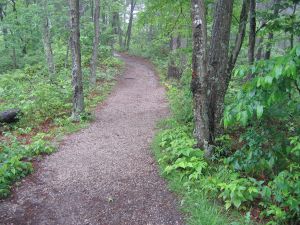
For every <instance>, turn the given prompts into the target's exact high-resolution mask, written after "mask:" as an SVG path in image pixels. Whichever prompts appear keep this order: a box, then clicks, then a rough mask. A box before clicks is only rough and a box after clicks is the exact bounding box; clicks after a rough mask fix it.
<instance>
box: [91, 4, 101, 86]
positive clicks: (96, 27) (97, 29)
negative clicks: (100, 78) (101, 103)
mask: <svg viewBox="0 0 300 225" xmlns="http://www.w3.org/2000/svg"><path fill="white" fill-rule="evenodd" d="M99 1H100V0H94V16H93V18H94V40H93V53H92V59H91V64H90V70H91V75H90V85H91V87H95V86H96V70H97V62H98V50H99V49H98V47H99V39H100V23H99V19H100V3H99Z"/></svg>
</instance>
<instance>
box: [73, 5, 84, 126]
mask: <svg viewBox="0 0 300 225" xmlns="http://www.w3.org/2000/svg"><path fill="white" fill-rule="evenodd" d="M69 7H70V29H71V35H70V37H71V40H70V43H71V52H72V86H73V110H72V119H73V120H74V121H79V120H80V114H81V113H82V112H83V111H84V95H83V84H82V71H81V52H80V28H79V0H69Z"/></svg>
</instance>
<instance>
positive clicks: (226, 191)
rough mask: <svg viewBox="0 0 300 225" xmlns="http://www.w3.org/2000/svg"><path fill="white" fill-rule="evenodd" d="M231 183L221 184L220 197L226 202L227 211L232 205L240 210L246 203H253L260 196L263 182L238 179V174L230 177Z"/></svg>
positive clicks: (251, 179)
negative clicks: (260, 187)
mask: <svg viewBox="0 0 300 225" xmlns="http://www.w3.org/2000/svg"><path fill="white" fill-rule="evenodd" d="M230 178H231V179H232V180H231V181H230V182H229V183H219V184H218V186H219V187H220V191H221V194H220V195H219V197H220V198H222V199H223V200H224V201H225V203H226V204H225V207H226V209H229V208H230V207H231V206H232V205H233V206H235V207H236V208H239V207H240V206H241V205H242V204H243V203H245V202H251V201H253V200H254V199H255V198H257V197H258V196H259V187H257V186H259V185H261V184H262V183H263V181H260V182H257V181H256V180H255V179H253V178H238V175H237V174H233V176H232V177H230Z"/></svg>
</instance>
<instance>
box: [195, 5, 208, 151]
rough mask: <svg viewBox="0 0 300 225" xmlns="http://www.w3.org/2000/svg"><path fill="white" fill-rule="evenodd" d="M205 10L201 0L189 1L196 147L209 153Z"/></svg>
mask: <svg viewBox="0 0 300 225" xmlns="http://www.w3.org/2000/svg"><path fill="white" fill-rule="evenodd" d="M205 15H206V10H205V3H204V1H203V0H191V17H192V30H193V58H192V69H193V72H192V81H191V90H192V93H193V101H194V116H195V130H194V134H195V137H196V139H197V145H198V147H200V148H203V149H204V150H205V151H210V148H211V147H210V146H209V145H210V144H211V138H210V124H209V116H210V114H209V108H208V107H209V102H208V92H209V90H208V73H207V29H206V16H205Z"/></svg>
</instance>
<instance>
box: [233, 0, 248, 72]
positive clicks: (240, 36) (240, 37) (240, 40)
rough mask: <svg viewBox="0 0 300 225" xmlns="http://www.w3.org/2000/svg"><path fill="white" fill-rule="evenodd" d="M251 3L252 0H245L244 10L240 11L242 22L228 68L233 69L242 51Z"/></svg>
mask: <svg viewBox="0 0 300 225" xmlns="http://www.w3.org/2000/svg"><path fill="white" fill-rule="evenodd" d="M249 5H250V0H243V5H242V10H241V13H240V22H239V31H238V33H237V35H236V38H235V45H234V48H233V50H232V52H231V55H230V60H229V64H228V70H229V71H232V70H233V68H234V66H235V63H236V60H237V58H238V55H239V53H240V51H241V48H242V45H243V42H244V38H245V34H246V27H247V21H248V14H249Z"/></svg>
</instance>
